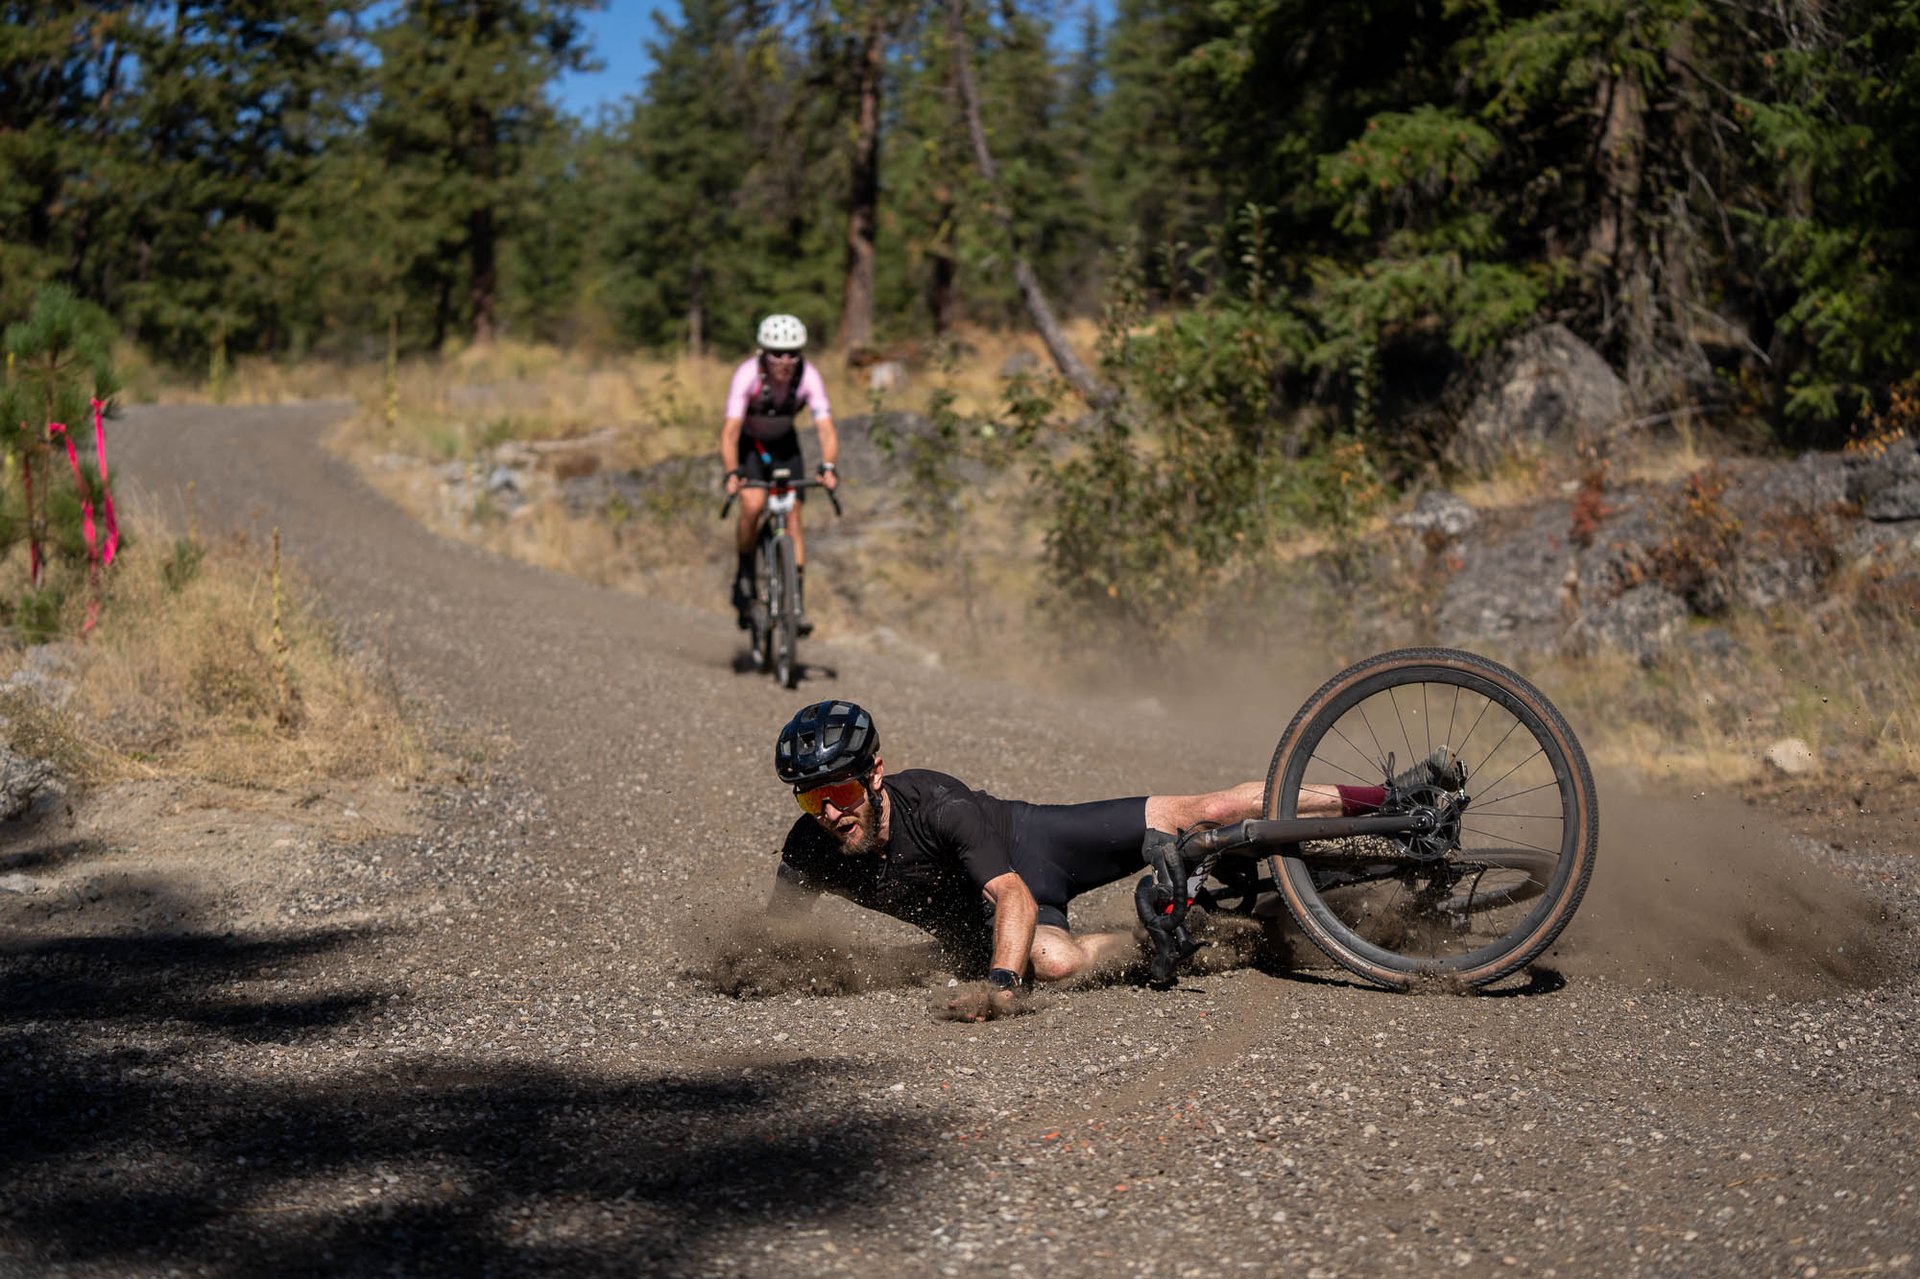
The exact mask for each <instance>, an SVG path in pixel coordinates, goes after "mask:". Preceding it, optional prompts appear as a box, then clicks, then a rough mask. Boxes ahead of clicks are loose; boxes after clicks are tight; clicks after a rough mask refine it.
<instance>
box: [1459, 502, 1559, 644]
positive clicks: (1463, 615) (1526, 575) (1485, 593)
mask: <svg viewBox="0 0 1920 1279" xmlns="http://www.w3.org/2000/svg"><path fill="white" fill-rule="evenodd" d="M1566 530H1567V514H1566V508H1565V506H1564V505H1555V506H1548V507H1543V508H1542V509H1540V510H1539V511H1536V512H1534V513H1533V514H1532V515H1531V516H1529V517H1528V519H1527V521H1526V522H1525V523H1524V524H1523V525H1521V526H1519V527H1517V528H1508V529H1503V530H1500V531H1498V532H1495V531H1492V530H1488V529H1486V528H1484V527H1482V528H1480V529H1476V530H1475V531H1474V533H1473V534H1471V535H1470V536H1469V537H1468V538H1467V539H1466V540H1465V541H1464V542H1462V543H1461V544H1460V548H1459V556H1460V561H1461V563H1460V568H1459V571H1458V572H1455V573H1454V574H1452V576H1451V577H1449V578H1448V580H1447V587H1446V594H1445V597H1444V598H1443V599H1442V600H1441V603H1440V608H1439V611H1438V613H1437V615H1436V617H1435V621H1436V623H1437V625H1438V628H1439V632H1440V636H1441V638H1442V640H1443V641H1444V642H1446V643H1448V644H1458V645H1463V646H1465V647H1472V646H1473V644H1474V643H1476V642H1480V641H1493V642H1496V643H1497V644H1499V645H1500V646H1502V647H1512V648H1520V649H1526V650H1529V651H1532V652H1546V651H1549V650H1551V649H1552V648H1553V647H1554V646H1555V645H1556V644H1557V643H1558V642H1559V640H1560V637H1561V636H1562V635H1563V634H1564V633H1565V631H1566V629H1567V624H1568V622H1569V621H1571V620H1572V618H1573V615H1574V613H1573V600H1572V599H1571V597H1570V596H1569V593H1568V575H1569V571H1570V570H1571V569H1572V568H1573V567H1574V565H1575V556H1574V550H1573V548H1572V547H1571V546H1570V545H1569V544H1568V542H1567V540H1566Z"/></svg>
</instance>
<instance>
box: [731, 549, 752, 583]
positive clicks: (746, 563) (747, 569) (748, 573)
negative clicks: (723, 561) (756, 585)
mask: <svg viewBox="0 0 1920 1279" xmlns="http://www.w3.org/2000/svg"><path fill="white" fill-rule="evenodd" d="M733 576H734V580H735V581H739V582H751V581H752V580H753V552H752V551H742V552H740V565H739V567H738V568H736V569H734V570H733Z"/></svg>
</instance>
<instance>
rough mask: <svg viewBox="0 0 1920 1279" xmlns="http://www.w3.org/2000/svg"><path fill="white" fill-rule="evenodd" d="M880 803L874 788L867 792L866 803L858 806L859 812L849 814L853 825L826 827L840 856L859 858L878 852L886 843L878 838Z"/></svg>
mask: <svg viewBox="0 0 1920 1279" xmlns="http://www.w3.org/2000/svg"><path fill="white" fill-rule="evenodd" d="M880 803H881V799H880V794H879V788H878V787H875V788H873V789H872V790H869V791H868V792H867V802H866V803H864V804H862V805H861V806H860V811H859V812H857V813H852V814H850V816H851V817H852V818H853V819H854V824H853V825H851V826H846V827H845V828H844V829H841V828H840V827H839V826H828V827H827V835H828V837H829V838H831V839H832V840H833V842H834V843H835V844H837V845H839V847H840V851H841V853H842V854H844V855H845V856H848V857H860V856H864V855H865V854H867V853H875V852H878V851H880V848H881V846H882V845H883V844H884V843H885V842H886V841H885V840H883V839H882V838H881V837H880Z"/></svg>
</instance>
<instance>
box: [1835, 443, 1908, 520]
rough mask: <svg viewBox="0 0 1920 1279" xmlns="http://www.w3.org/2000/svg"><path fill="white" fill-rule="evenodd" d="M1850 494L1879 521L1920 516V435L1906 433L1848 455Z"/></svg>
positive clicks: (1864, 509) (1847, 482)
mask: <svg viewBox="0 0 1920 1279" xmlns="http://www.w3.org/2000/svg"><path fill="white" fill-rule="evenodd" d="M1846 485H1847V496H1848V497H1849V498H1850V499H1852V500H1853V501H1855V502H1858V503H1859V504H1860V514H1862V515H1864V516H1865V517H1866V518H1867V519H1870V520H1873V521H1875V522H1877V523H1894V522H1898V521H1901V520H1920V439H1915V438H1912V437H1907V438H1905V439H1901V440H1897V441H1895V442H1894V443H1893V444H1891V445H1889V446H1887V447H1886V448H1884V449H1881V450H1878V451H1867V452H1862V453H1856V454H1850V455H1848V457H1847V459H1846Z"/></svg>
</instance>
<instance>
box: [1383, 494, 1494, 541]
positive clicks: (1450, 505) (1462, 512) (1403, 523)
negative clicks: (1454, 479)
mask: <svg viewBox="0 0 1920 1279" xmlns="http://www.w3.org/2000/svg"><path fill="white" fill-rule="evenodd" d="M1479 522H1480V516H1479V515H1478V514H1477V513H1476V512H1475V511H1474V509H1473V508H1472V507H1471V506H1468V505H1467V504H1466V502H1465V501H1463V500H1462V499H1461V498H1460V497H1459V496H1458V495H1456V494H1453V493H1449V492H1447V490H1445V489H1429V490H1427V491H1426V492H1425V493H1422V494H1421V495H1420V500H1419V501H1417V502H1415V503H1414V504H1413V509H1412V510H1411V511H1408V512H1407V513H1406V514H1405V515H1402V516H1401V517H1400V518H1399V519H1397V520H1395V521H1394V523H1395V524H1398V525H1399V526H1400V527H1401V528H1410V529H1413V530H1414V531H1415V532H1418V533H1428V532H1433V533H1439V534H1441V535H1442V536H1444V537H1449V538H1453V537H1460V536H1461V535H1463V534H1465V533H1467V532H1468V531H1470V530H1471V529H1472V528H1473V526H1474V525H1475V524H1478V523H1479Z"/></svg>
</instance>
